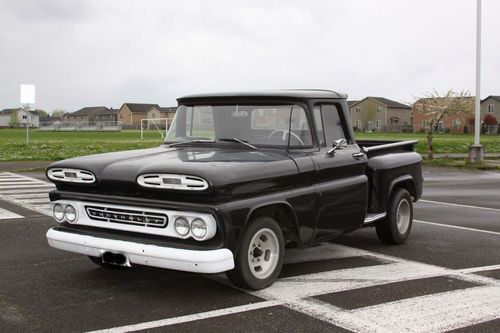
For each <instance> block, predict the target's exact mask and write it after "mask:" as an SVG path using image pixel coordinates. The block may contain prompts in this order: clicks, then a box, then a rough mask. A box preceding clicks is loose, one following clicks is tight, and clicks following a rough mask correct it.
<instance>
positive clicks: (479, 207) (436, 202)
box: [417, 199, 500, 212]
mask: <svg viewBox="0 0 500 333" xmlns="http://www.w3.org/2000/svg"><path fill="white" fill-rule="evenodd" d="M420 201H421V202H427V203H431V204H436V205H448V206H455V207H465V208H474V209H483V210H491V211H494V212H500V209H498V208H491V207H482V206H471V205H462V204H457V203H451V202H444V201H434V200H423V199H420V200H418V201H417V202H420Z"/></svg>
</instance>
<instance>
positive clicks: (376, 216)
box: [363, 213, 387, 224]
mask: <svg viewBox="0 0 500 333" xmlns="http://www.w3.org/2000/svg"><path fill="white" fill-rule="evenodd" d="M386 216H387V213H380V214H367V215H366V217H365V222H363V224H368V223H372V222H375V221H378V220H381V219H383V218H384V217H386Z"/></svg>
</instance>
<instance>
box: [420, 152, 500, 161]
mask: <svg viewBox="0 0 500 333" xmlns="http://www.w3.org/2000/svg"><path fill="white" fill-rule="evenodd" d="M421 155H422V157H426V156H427V153H425V154H421ZM466 157H469V154H463V153H450V154H434V158H466ZM488 158H500V153H486V154H484V159H485V160H487V159H488Z"/></svg>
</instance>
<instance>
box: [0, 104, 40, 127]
mask: <svg viewBox="0 0 500 333" xmlns="http://www.w3.org/2000/svg"><path fill="white" fill-rule="evenodd" d="M26 119H28V121H29V124H30V127H38V126H40V116H39V115H38V114H36V113H33V112H29V113H28V115H27V114H26V111H24V110H23V109H22V108H15V109H3V110H2V111H0V127H26Z"/></svg>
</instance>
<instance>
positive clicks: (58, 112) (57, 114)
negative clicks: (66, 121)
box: [52, 109, 66, 119]
mask: <svg viewBox="0 0 500 333" xmlns="http://www.w3.org/2000/svg"><path fill="white" fill-rule="evenodd" d="M65 114H66V111H64V110H62V109H55V110H54V111H52V118H54V119H63V117H64V115H65Z"/></svg>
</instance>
